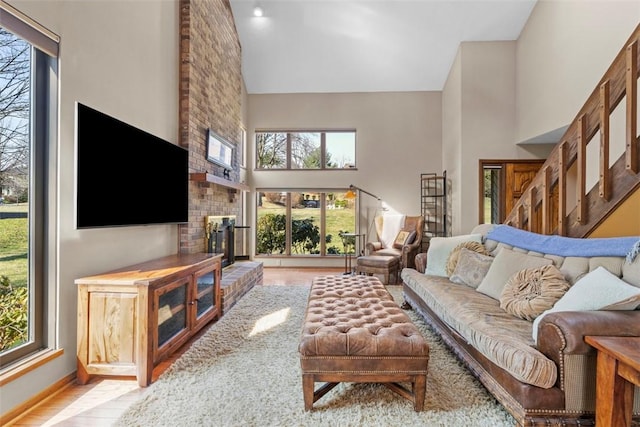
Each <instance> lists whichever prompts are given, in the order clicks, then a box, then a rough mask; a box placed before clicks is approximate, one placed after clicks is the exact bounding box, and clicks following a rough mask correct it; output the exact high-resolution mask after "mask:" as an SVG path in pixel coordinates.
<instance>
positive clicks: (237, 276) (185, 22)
mask: <svg viewBox="0 0 640 427" xmlns="http://www.w3.org/2000/svg"><path fill="white" fill-rule="evenodd" d="M179 72H180V86H179V98H180V104H179V110H180V111H179V115H180V118H179V124H180V139H179V140H180V145H181V146H183V147H186V148H188V150H189V172H190V174H191V180H190V182H189V223H188V224H186V225H181V226H180V229H179V235H180V252H181V253H197V252H206V251H207V250H208V249H209V246H210V243H214V241H212V240H211V238H212V237H213V235H212V234H211V231H212V229H211V228H209V229H207V227H208V224H209V221H208V218H211V217H219V218H225V217H226V218H229V219H230V218H234V223H235V226H236V227H237V226H244V225H245V224H242V222H241V221H240V220H241V219H242V217H243V216H242V209H243V204H242V203H243V202H242V199H243V195H244V193H242V192H241V191H242V190H246V189H247V188H248V187H246V186H245V185H244V184H240V183H239V181H240V167H239V166H240V165H239V162H238V148H239V147H238V146H236V149H235V150H234V155H233V156H232V157H233V158H232V163H231V166H232V168H231V169H229V168H224V167H222V166H218V165H217V164H214V163H211V162H209V161H207V160H206V140H207V131H208V129H211V130H213V131H214V132H215V133H217V134H218V135H220V136H222V137H223V138H225V139H226V140H228V141H230V142H231V143H232V144H237V143H238V142H239V141H240V138H241V137H242V134H243V132H242V74H241V48H240V41H239V40H238V35H237V33H236V29H235V24H234V22H233V15H232V12H231V6H230V4H229V0H180V71H179ZM203 218H204V219H205V220H204V221H203ZM227 225H228V224H223V221H222V220H220V227H221V228H228V227H227ZM234 228H235V227H232V229H234ZM228 231H229V230H227V232H228ZM218 234H219V233H218V228H216V233H215V243H216V245H215V247H214V246H212V247H211V248H212V250H215V251H218V250H221V251H222V253H223V257H225V258H226V262H225V263H226V264H228V265H227V266H226V267H224V268H223V271H222V283H221V291H222V312H223V314H224V313H226V312H227V311H228V310H229V308H231V306H233V305H234V304H235V303H236V302H237V301H238V300H239V299H240V297H242V296H243V295H244V294H245V293H246V292H248V291H249V290H250V289H251V288H252V287H253V286H255V285H256V284H262V263H261V262H254V261H249V260H246V261H245V260H243V261H241V262H233V259H231V260H230V258H233V252H230V253H231V254H232V255H231V257H230V256H229V253H227V254H226V255H224V252H225V250H226V251H227V252H229V249H230V248H229V246H232V247H233V246H235V244H234V243H233V242H234V241H233V240H232V241H231V243H229V242H228V241H227V240H226V239H227V238H228V237H227V238H225V237H223V235H224V233H221V235H220V236H218ZM236 235H237V233H236ZM227 236H228V234H227ZM218 237H221V238H222V240H221V241H220V242H218ZM245 240H246V239H245ZM225 242H226V243H225ZM247 253H248V252H247ZM244 259H247V258H244ZM230 261H231V262H230Z"/></svg>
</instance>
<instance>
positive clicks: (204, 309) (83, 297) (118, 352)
mask: <svg viewBox="0 0 640 427" xmlns="http://www.w3.org/2000/svg"><path fill="white" fill-rule="evenodd" d="M221 258H222V255H216V254H205V253H200V254H185V255H170V256H167V257H163V258H158V259H155V260H151V261H148V262H143V263H140V264H136V265H132V266H129V267H125V268H121V269H118V270H114V271H111V272H108V273H104V274H99V275H96V276H90V277H83V278H80V279H77V280H76V281H75V283H76V284H77V285H78V349H77V351H78V352H77V356H78V382H79V383H80V384H86V383H87V382H88V381H89V379H90V378H91V376H92V375H119V376H136V377H137V379H138V384H140V386H142V387H146V386H148V385H149V384H150V382H151V373H152V371H153V368H154V366H156V364H157V363H158V362H160V361H161V360H163V359H165V358H166V357H167V356H169V355H170V354H171V353H172V352H173V351H175V350H176V349H177V348H178V347H180V346H181V345H183V344H184V343H185V342H186V341H187V340H188V339H189V338H191V337H192V336H193V335H194V334H195V333H196V332H197V331H198V330H200V329H202V327H203V326H204V325H206V324H207V323H209V322H210V321H211V320H213V319H215V318H218V317H220V315H221V313H222V309H221V306H220V274H221Z"/></svg>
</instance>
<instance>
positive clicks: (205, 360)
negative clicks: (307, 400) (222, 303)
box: [116, 285, 515, 427]
mask: <svg viewBox="0 0 640 427" xmlns="http://www.w3.org/2000/svg"><path fill="white" fill-rule="evenodd" d="M309 289H310V287H309V286H302V285H300V286H256V287H254V288H253V289H252V290H251V291H249V293H247V295H245V296H244V297H243V298H242V299H241V300H240V301H239V302H238V303H237V304H236V305H235V306H234V307H233V308H232V309H231V310H230V311H229V312H228V313H226V314H225V315H224V316H223V317H222V319H220V320H219V321H218V322H216V323H215V324H213V326H211V327H210V328H209V330H208V331H207V332H206V333H205V334H204V335H203V336H202V337H201V338H200V339H199V340H197V341H196V342H194V343H193V344H192V346H191V347H190V348H189V349H188V350H187V351H186V352H185V353H184V354H183V355H182V356H181V357H180V358H179V359H178V360H177V361H175V362H174V363H173V364H172V365H171V367H170V368H169V369H168V370H167V371H165V372H164V374H162V375H161V376H160V378H158V380H157V381H156V382H155V383H153V384H151V385H150V386H149V387H148V388H147V390H146V391H145V394H144V395H143V397H142V398H141V399H140V400H139V401H137V402H136V403H134V404H133V405H132V406H131V407H130V408H129V409H128V410H127V411H126V412H125V413H124V414H123V415H122V416H121V417H120V418H119V420H118V421H117V422H116V425H117V426H127V427H130V426H154V427H155V426H176V425H180V426H261V427H262V426H283V427H284V426H286V427H289V426H402V427H406V426H418V425H421V426H486V427H489V426H491V427H495V426H513V425H514V424H515V422H514V420H513V418H512V417H511V416H510V415H509V414H508V413H507V412H506V411H505V410H504V409H503V408H502V406H501V405H500V404H499V403H497V401H496V400H495V399H494V398H493V397H492V396H491V395H490V394H489V393H488V392H487V391H486V390H485V389H484V388H483V386H482V385H481V384H480V383H479V382H478V381H477V380H476V379H475V378H474V377H473V376H472V375H471V374H470V373H469V372H467V371H466V369H465V368H464V367H463V366H462V365H461V364H460V363H459V362H458V361H457V359H456V358H455V356H454V355H453V354H452V353H450V352H449V350H448V349H447V348H446V347H445V345H444V344H443V343H442V341H441V340H440V339H439V338H438V336H437V335H436V334H435V333H434V332H432V330H431V329H430V328H429V327H428V326H427V325H426V324H425V323H424V322H423V321H422V320H421V318H420V317H419V316H417V315H416V314H414V313H413V311H407V313H408V314H409V316H410V317H411V319H412V320H413V321H414V323H415V324H416V325H417V326H418V328H419V329H420V331H421V332H422V334H423V335H424V337H425V338H426V339H427V341H428V342H429V345H430V353H429V368H428V375H427V399H426V402H425V410H424V411H423V412H415V411H414V410H413V404H412V403H411V402H410V401H409V400H406V399H404V398H402V397H400V396H399V395H397V394H395V393H393V392H392V391H391V390H389V389H388V388H387V387H385V386H384V385H381V384H354V383H341V384H339V385H338V386H337V387H335V388H334V389H333V390H331V391H330V392H329V393H327V394H326V395H325V396H323V397H322V398H321V399H320V400H318V401H317V402H316V403H315V404H314V409H313V410H312V411H310V412H305V411H304V402H303V399H302V378H301V372H300V359H299V354H298V339H299V336H300V331H301V328H302V321H303V316H304V312H305V308H306V305H307V298H308V295H309ZM389 289H390V291H391V293H392V294H393V296H394V298H395V299H396V301H398V302H402V295H401V287H400V286H389ZM316 387H317V385H316Z"/></svg>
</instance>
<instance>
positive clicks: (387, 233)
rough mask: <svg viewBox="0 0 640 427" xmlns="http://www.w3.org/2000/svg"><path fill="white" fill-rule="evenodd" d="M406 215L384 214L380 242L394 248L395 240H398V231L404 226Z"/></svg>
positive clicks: (386, 246) (385, 246)
mask: <svg viewBox="0 0 640 427" xmlns="http://www.w3.org/2000/svg"><path fill="white" fill-rule="evenodd" d="M405 217H406V215H402V214H386V215H383V216H382V233H381V234H380V242H382V247H383V248H392V247H393V241H394V240H396V236H398V232H400V230H402V227H404V219H405Z"/></svg>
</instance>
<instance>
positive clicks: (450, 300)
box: [402, 269, 558, 388]
mask: <svg viewBox="0 0 640 427" xmlns="http://www.w3.org/2000/svg"><path fill="white" fill-rule="evenodd" d="M402 279H403V281H404V284H405V286H408V287H410V288H411V289H412V290H413V291H414V292H415V293H416V294H418V295H419V296H420V298H421V299H422V300H423V301H424V302H425V304H427V306H428V307H429V308H431V310H433V312H434V313H435V314H436V315H437V316H438V317H439V318H440V319H441V320H442V321H443V322H445V323H446V324H448V325H449V326H451V327H452V328H453V329H455V330H456V331H457V332H458V333H459V334H460V335H461V336H463V337H464V339H465V340H467V342H468V343H469V344H470V345H472V346H473V347H475V348H476V349H477V350H478V351H480V352H481V353H482V354H483V355H484V356H485V357H487V358H488V359H489V360H491V361H492V362H493V363H495V364H496V365H498V366H499V367H501V368H502V369H505V370H506V371H508V372H509V373H510V374H511V375H513V377H514V378H516V379H517V380H518V381H522V382H524V383H527V384H532V385H535V386H537V387H542V388H550V387H553V385H554V384H555V382H556V379H557V375H558V372H557V367H556V365H555V363H553V361H551V360H550V359H548V358H547V357H546V356H545V355H544V354H542V353H541V352H539V351H538V350H537V349H536V348H535V347H534V343H533V340H532V338H531V322H529V321H527V320H523V319H519V318H516V317H513V316H512V315H510V314H508V313H507V312H505V311H504V310H502V309H501V308H500V305H499V303H498V301H497V300H494V299H492V298H490V297H488V296H486V295H484V294H481V293H479V292H476V291H475V290H474V289H473V288H470V287H468V286H466V285H459V284H457V283H453V282H451V281H450V280H448V279H447V278H445V277H436V276H429V277H425V276H424V275H423V274H420V273H418V272H417V271H415V270H411V269H405V270H404V271H403V272H402Z"/></svg>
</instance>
